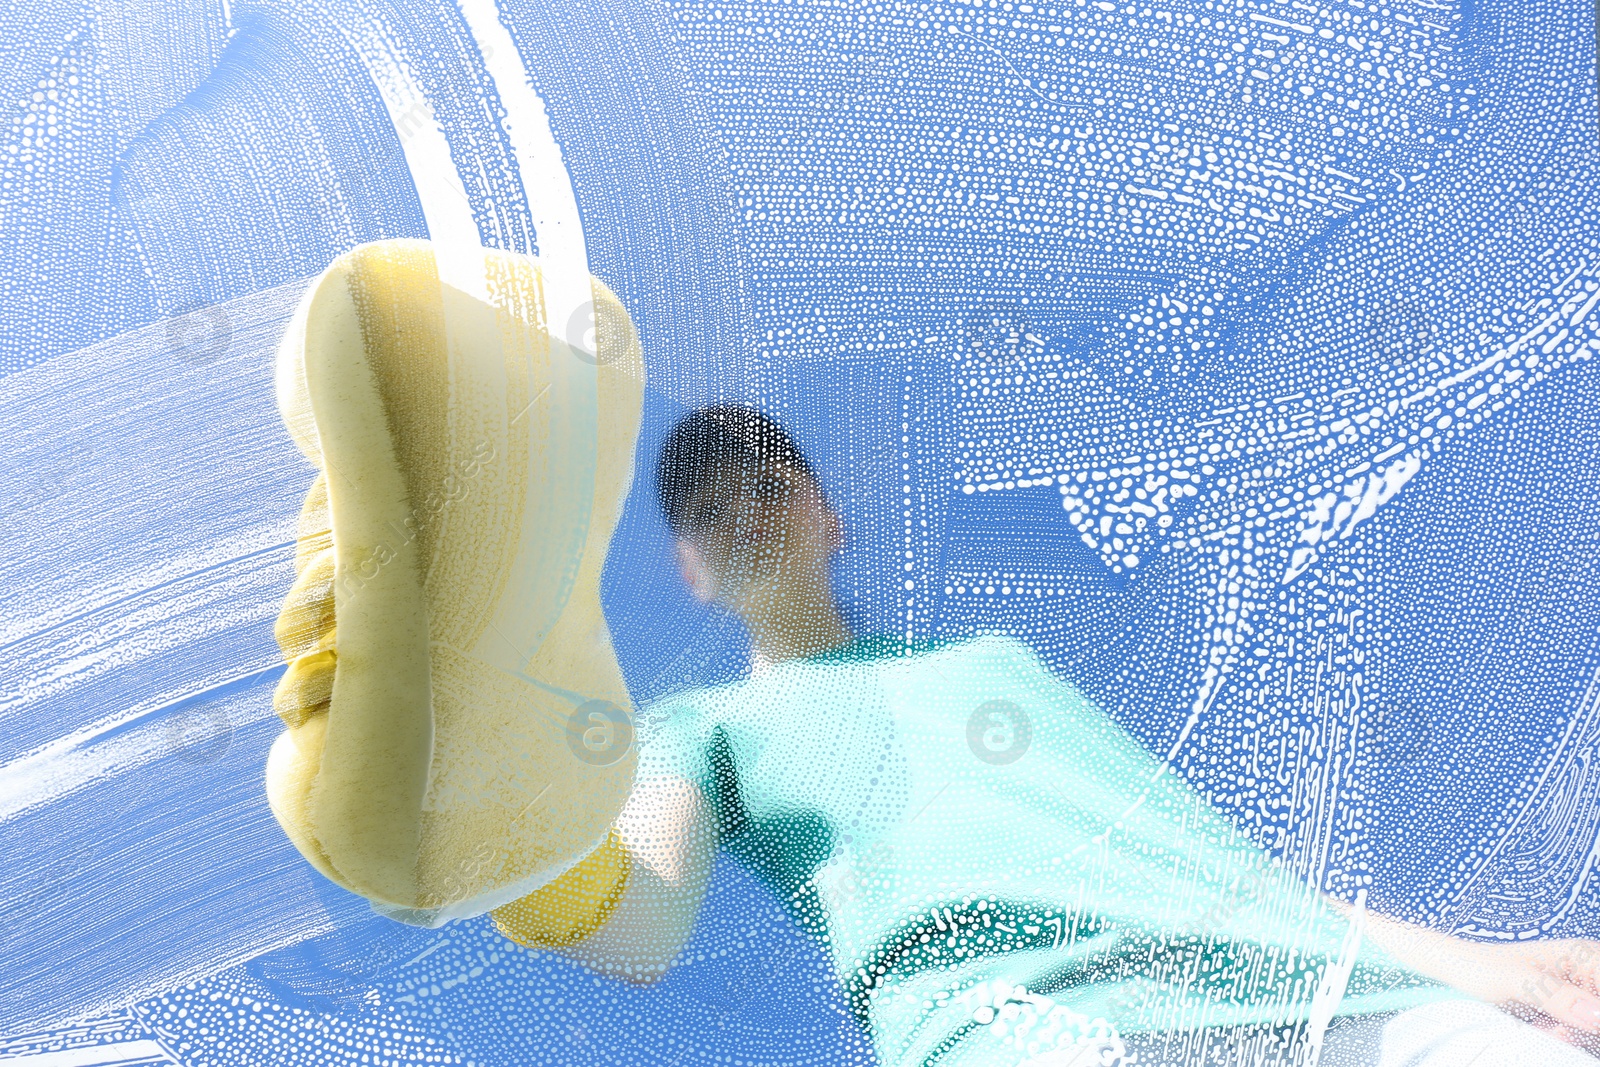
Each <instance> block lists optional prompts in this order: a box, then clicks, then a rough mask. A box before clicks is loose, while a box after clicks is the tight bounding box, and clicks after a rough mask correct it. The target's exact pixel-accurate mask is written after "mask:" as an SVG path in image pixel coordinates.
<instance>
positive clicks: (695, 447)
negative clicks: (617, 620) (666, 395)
mask: <svg viewBox="0 0 1600 1067" xmlns="http://www.w3.org/2000/svg"><path fill="white" fill-rule="evenodd" d="M779 467H791V468H794V469H796V470H799V471H801V472H802V473H804V474H805V475H806V477H808V478H810V479H811V481H812V482H813V483H814V484H819V483H817V476H816V474H815V472H813V471H812V469H811V464H809V463H807V462H806V457H805V454H804V453H803V452H801V451H800V446H798V445H796V444H795V443H794V438H792V437H790V436H789V434H788V433H787V432H786V431H785V430H784V428H783V427H782V426H779V425H778V424H777V422H775V421H774V420H773V419H771V418H770V417H768V416H767V415H764V414H762V413H761V412H760V411H757V410H756V409H755V408H753V407H747V406H744V405H740V404H720V405H716V406H713V407H704V408H700V409H698V410H696V411H691V412H690V413H689V414H687V415H685V416H684V417H683V418H681V419H679V420H678V423H677V425H676V426H674V427H673V428H672V432H671V433H669V434H668V435H667V440H666V443H665V444H663V445H662V446H661V455H660V456H659V457H657V459H656V499H657V500H658V502H659V503H660V505H661V514H662V516H663V517H664V518H665V519H666V520H667V526H668V527H669V528H670V529H671V530H672V532H673V533H674V534H676V535H677V536H679V537H683V536H685V535H686V534H687V532H688V530H689V526H690V511H691V509H692V508H693V507H694V505H695V503H696V502H697V501H698V500H699V499H701V497H702V496H703V494H704V493H705V492H707V491H708V490H711V491H714V490H716V489H719V488H721V486H719V485H718V482H719V480H720V478H721V476H722V475H723V474H725V473H728V472H732V471H737V472H743V473H749V474H755V473H760V472H763V471H770V470H773V469H775V468H779ZM819 487H820V484H819Z"/></svg>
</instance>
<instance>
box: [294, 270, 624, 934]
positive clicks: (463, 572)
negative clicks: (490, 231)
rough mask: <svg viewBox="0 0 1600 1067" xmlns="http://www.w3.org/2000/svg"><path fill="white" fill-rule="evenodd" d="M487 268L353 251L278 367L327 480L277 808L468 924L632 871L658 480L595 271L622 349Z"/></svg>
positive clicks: (388, 894)
mask: <svg viewBox="0 0 1600 1067" xmlns="http://www.w3.org/2000/svg"><path fill="white" fill-rule="evenodd" d="M482 256H483V276H484V279H485V283H486V284H485V285H484V287H483V289H482V290H480V291H479V292H477V293H472V292H467V291H465V290H463V289H460V288H456V287H455V286H453V285H451V284H449V283H448V282H447V281H443V280H441V278H440V274H439V271H438V268H437V266H436V262H435V258H434V252H433V248H432V246H431V245H430V244H429V242H426V241H416V240H394V241H381V242H376V243H373V244H368V245H362V246H360V247H358V248H355V249H352V250H351V251H349V252H347V253H345V254H344V255H342V256H340V257H339V258H338V259H337V260H335V261H334V263H333V264H332V265H330V266H329V267H328V269H327V270H326V271H324V272H323V273H322V274H321V275H320V276H319V277H318V278H317V279H316V280H315V281H314V282H313V283H312V285H311V287H310V288H309V289H308V290H307V292H306V294H305V296H304V298H303V299H302V300H301V303H300V305H299V307H298V309H297V310H296V312H295V315H294V318H293V319H292V320H291V323H290V326H289V329H288V331H287V333H286V335H285V337H284V339H283V342H282V344H281V345H280V347H279V350H278V358H277V388H278V403H279V410H280V413H281V414H282V416H283V419H284V422H285V424H286V425H287V426H288V429H289V432H290V434H291V435H292V436H293V437H294V439H295V441H296V443H297V444H298V445H299V446H300V448H301V450H302V451H303V452H304V453H305V455H306V456H307V457H308V458H309V459H310V460H311V461H312V462H313V463H314V464H315V465H316V467H317V468H318V470H319V472H320V473H319V474H318V475H317V476H316V478H315V480H314V481H313V483H312V485H311V488H310V491H309V492H308V494H307V496H306V501H305V506H304V508H303V509H302V512H301V516H300V522H299V528H298V546H297V550H296V553H295V569H296V574H297V578H296V580H295V582H294V585H293V587H292V588H291V589H290V591H289V594H288V596H287V597H286V599H285V602H284V607H283V611H282V613H281V614H280V616H279V619H278V625H277V626H276V627H275V635H276V637H277V639H278V642H279V644H280V646H281V647H282V649H283V652H284V655H285V657H286V658H287V659H288V660H289V663H290V668H289V671H288V672H287V673H286V674H285V676H284V678H283V681H282V683H281V684H280V685H279V687H278V690H277V693H276V694H275V695H274V701H273V703H274V709H275V710H276V711H277V712H278V713H279V714H280V715H281V716H282V718H283V719H284V721H285V723H286V724H287V726H288V729H286V730H285V732H284V733H283V735H282V736H281V737H279V738H278V740H277V742H276V743H275V744H274V745H273V749H272V753H271V755H270V757H269V759H268V763H267V783H266V784H267V795H268V799H269V802H270V803H271V806H272V810H273V813H274V814H275V815H276V816H277V818H278V821H279V822H280V823H281V824H282V825H283V827H284V829H285V831H286V832H287V833H288V835H289V838H290V839H291V840H292V841H293V842H294V843H295V845H296V847H298V848H299V850H300V851H301V852H302V853H303V854H304V855H305V856H306V858H307V859H308V860H309V861H310V862H311V863H313V864H314V865H316V866H317V867H318V869H320V870H322V871H323V873H325V874H327V875H328V876H329V877H330V878H333V879H334V880H335V881H337V882H339V883H340V884H342V885H344V886H346V887H347V888H349V889H351V890H353V891H354V892H357V893H360V894H362V895H364V896H366V897H368V898H370V899H371V900H373V901H374V902H376V903H378V904H380V905H383V906H387V907H388V908H392V909H398V910H414V911H419V912H423V913H428V914H431V915H434V916H442V917H449V916H452V915H471V914H480V913H482V912H484V911H487V910H490V909H492V908H495V907H498V906H500V905H502V904H506V903H509V902H510V901H512V900H516V899H518V898H520V897H524V896H526V895H527V894H528V893H530V892H532V891H535V890H539V889H540V888H541V887H543V886H545V885H546V884H547V883H551V882H552V881H553V880H555V879H557V878H558V876H559V877H565V878H567V879H568V883H567V884H569V885H570V884H571V879H572V878H573V877H579V878H586V877H588V874H587V873H585V874H574V873H573V872H593V871H611V872H612V873H615V867H616V865H617V863H618V862H619V861H618V859H617V856H618V854H619V852H620V848H621V846H620V844H619V843H617V841H616V839H615V836H614V834H612V833H611V832H610V827H611V825H612V823H613V822H614V821H615V819H616V817H617V815H618V813H619V812H620V811H621V808H622V805H623V803H624V802H625V801H626V799H627V796H628V791H629V789H630V788H631V785H632V780H633V771H634V758H633V753H632V751H631V750H630V749H629V748H628V742H629V737H630V735H631V731H630V729H629V718H628V716H629V711H628V709H629V703H628V696H627V690H626V688H625V687H624V685H623V682H622V677H621V673H620V671H619V669H618V667H617V662H616V656H615V653H614V652H613V650H612V647H611V639H610V634H609V631H608V629H607V627H606V623H605V618H604V616H603V614H602V613H601V609H600V573H601V568H602V566H603V564H604V562H605V553H606V548H607V545H608V543H609V541H610V538H611V534H612V531H613V530H614V528H615V526H616V522H617V518H618V516H619V514H620V511H621V508H622V503H623V500H624V498H625V496H626V494H627V492H628V487H629V485H630V483H631V481H632V474H633V460H634V448H635V444H636V440H637V436H638V429H639V417H640V408H641V404H642V400H643V389H644V370H643V363H642V360H641V358H640V352H639V342H638V338H637V334H636V333H635V331H634V328H633V325H632V322H631V321H630V320H629V318H628V314H627V312H626V311H625V310H624V309H623V307H622V305H621V303H620V302H619V301H618V300H617V298H616V296H615V295H614V294H613V293H612V292H611V290H610V289H608V288H607V287H606V286H605V285H604V284H602V283H601V282H600V281H598V280H596V279H592V278H591V279H590V290H591V292H592V295H593V300H594V314H595V325H596V342H597V344H596V346H595V347H596V349H597V353H596V355H589V354H588V353H586V352H584V351H582V350H580V349H576V348H573V347H569V346H568V344H567V343H566V342H565V341H564V340H563V339H562V338H561V337H560V336H559V334H560V333H561V331H559V330H558V331H556V333H557V335H558V336H552V334H551V331H549V330H548V329H547V328H546V325H545V323H546V315H545V298H544V284H543V283H544V275H543V273H542V269H543V268H542V265H541V263H540V262H539V261H538V260H536V259H533V258H531V257H528V256H521V255H516V254H512V253H507V252H498V251H491V250H483V251H482ZM596 709H600V710H601V711H602V712H603V714H601V715H599V717H598V719H597V717H596ZM596 721H599V722H601V723H602V724H603V725H604V724H613V725H614V727H615V728H614V730H612V732H611V734H608V735H607V737H610V738H611V741H610V742H608V741H607V737H601V738H600V749H599V755H598V756H597V755H596V752H595V751H594V749H593V745H592V743H591V745H590V746H589V747H584V746H582V745H578V746H575V745H573V744H572V737H573V736H577V735H578V733H581V731H582V730H584V729H588V730H589V734H588V735H585V736H588V737H589V740H590V741H591V742H592V741H593V736H592V735H593V734H594V730H593V729H592V727H591V724H592V723H594V722H596ZM574 724H577V726H576V729H577V731H578V733H575V726H574ZM601 733H602V734H604V733H606V731H605V730H601ZM608 743H611V744H612V749H611V750H610V751H608V750H607V748H606V745H607V744H608ZM586 856H587V857H590V860H585V861H584V862H582V863H579V862H578V861H579V860H581V859H582V858H583V857H586ZM597 856H598V857H600V858H598V859H596V858H595V857H597ZM620 862H621V863H622V864H623V868H622V869H623V874H622V876H621V878H620V879H616V880H614V881H613V882H611V883H607V888H606V889H605V890H604V892H602V893H601V894H600V896H599V897H598V898H597V900H598V901H599V902H600V903H601V904H603V903H604V901H605V900H606V899H609V895H610V894H612V892H613V890H614V891H615V893H617V894H620V892H621V888H620V887H621V886H622V885H624V884H625V882H626V855H625V854H622V858H621V860H620ZM575 864H576V866H575ZM594 864H598V865H599V866H594ZM596 877H598V875H596ZM606 908H609V905H605V906H604V907H603V908H601V910H602V911H604V910H605V909H606ZM523 911H524V912H526V911H527V906H523ZM522 913H523V912H519V913H518V914H522ZM581 927H582V923H577V925H571V924H569V926H568V927H567V928H566V929H568V932H569V934H570V933H571V932H572V931H573V930H577V929H579V928H581ZM533 928H534V927H529V929H533ZM539 929H543V928H542V927H541V928H539ZM552 929H553V928H552ZM539 936H543V935H539Z"/></svg>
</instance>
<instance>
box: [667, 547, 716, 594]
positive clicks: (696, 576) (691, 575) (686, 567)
mask: <svg viewBox="0 0 1600 1067" xmlns="http://www.w3.org/2000/svg"><path fill="white" fill-rule="evenodd" d="M674 544H675V549H676V554H677V557H678V573H679V574H681V575H683V584H684V585H687V586H688V587H689V592H690V593H692V594H693V595H694V598H695V599H696V600H698V601H700V602H701V603H702V604H709V603H711V602H712V601H713V600H715V599H716V598H717V588H716V582H715V581H713V580H712V577H711V568H709V567H707V566H706V558H705V556H703V555H702V554H701V553H700V550H699V549H698V548H696V547H695V546H694V544H693V543H692V542H689V541H686V540H684V539H683V538H681V537H680V538H678V539H677V541H676V542H675V543H674Z"/></svg>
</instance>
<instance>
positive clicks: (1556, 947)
mask: <svg viewBox="0 0 1600 1067" xmlns="http://www.w3.org/2000/svg"><path fill="white" fill-rule="evenodd" d="M1327 899H1328V902H1329V903H1330V904H1332V905H1333V907H1334V909H1335V910H1337V911H1338V912H1339V913H1340V914H1342V915H1344V916H1346V917H1347V918H1350V917H1353V915H1354V909H1352V908H1351V907H1350V905H1349V904H1347V903H1346V902H1344V901H1342V900H1339V899H1337V898H1334V897H1328V898H1327ZM1366 937H1367V939H1368V940H1370V941H1371V942H1372V943H1373V944H1375V945H1377V946H1378V947H1379V948H1381V949H1383V950H1384V951H1386V952H1388V953H1389V955H1391V956H1393V957H1394V958H1395V959H1397V960H1399V961H1400V962H1401V963H1403V964H1405V965H1406V966H1407V967H1409V968H1410V969H1411V970H1413V971H1415V972H1417V973H1418V974H1423V975H1427V976H1428V977H1429V978H1433V979H1435V980H1436V981H1439V982H1443V983H1445V984H1446V985H1449V986H1452V987H1454V988H1456V989H1459V990H1460V991H1461V992H1463V993H1466V994H1468V995H1470V996H1473V997H1476V998H1477V999H1479V1000H1482V1001H1486V1002H1488V1003H1490V1004H1495V1005H1498V1006H1499V1007H1501V1008H1502V1009H1504V1010H1505V1011H1507V1012H1508V1013H1510V1014H1512V1015H1515V1016H1517V1017H1519V1018H1523V1019H1527V1020H1529V1021H1531V1022H1534V1023H1535V1024H1539V1025H1541V1026H1542V1028H1548V1029H1549V1030H1550V1031H1551V1032H1552V1033H1553V1034H1554V1036H1556V1037H1559V1038H1561V1039H1562V1040H1563V1041H1567V1042H1569V1043H1570V1044H1574V1045H1577V1046H1579V1047H1581V1048H1584V1049H1586V1050H1589V1051H1595V1050H1596V1049H1597V1048H1600V941H1585V940H1577V939H1563V940H1545V941H1522V942H1515V943H1509V944H1508V943H1498V942H1489V941H1468V940H1465V939H1463V938H1459V937H1454V936H1452V935H1450V934H1446V933H1443V932H1442V931H1439V930H1434V929H1431V928H1429V927H1426V926H1418V925H1416V924H1414V923H1408V922H1402V921H1400V920H1398V919H1391V918H1389V917H1388V916H1386V915H1379V914H1377V913H1375V912H1370V911H1369V912H1367V914H1366Z"/></svg>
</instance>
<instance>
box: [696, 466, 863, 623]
mask: <svg viewBox="0 0 1600 1067" xmlns="http://www.w3.org/2000/svg"><path fill="white" fill-rule="evenodd" d="M686 519H687V524H686V528H685V529H686V533H685V535H684V536H683V537H682V538H681V539H680V540H679V541H678V563H679V566H680V569H681V570H682V571H683V576H684V580H685V581H686V582H688V584H689V587H690V589H691V590H692V591H693V592H694V594H695V595H696V596H697V597H699V598H700V599H701V600H704V601H716V602H718V603H721V604H722V605H724V606H725V607H727V608H729V609H731V610H732V611H734V612H736V613H738V614H741V615H743V614H746V613H747V612H749V611H759V610H761V608H762V606H763V605H762V601H763V600H770V601H771V602H774V603H776V602H780V601H785V600H789V599H792V598H793V597H794V596H795V595H796V594H797V593H800V592H803V591H805V590H806V589H807V588H808V587H812V586H815V585H816V584H817V583H822V585H823V587H824V588H825V587H826V582H827V568H828V557H829V555H831V554H832V552H833V550H834V549H836V548H838V547H839V544H840V540H841V537H840V525H839V520H838V517H837V516H836V515H835V514H834V512H833V509H832V508H831V507H829V506H828V503H827V501H826V500H825V499H824V498H823V496H822V492H821V490H820V489H819V487H818V486H817V483H816V481H815V480H814V479H813V478H812V477H811V476H810V475H809V474H807V473H806V472H805V471H803V470H799V469H797V468H794V467H790V466H788V465H780V464H771V465H768V466H767V467H765V468H764V469H760V470H737V469H735V470H727V471H724V472H723V473H722V474H721V475H720V476H719V477H718V479H717V481H716V482H715V483H713V484H712V485H711V486H708V487H707V490H706V491H704V492H702V493H701V494H699V495H698V496H697V498H696V499H695V501H694V503H693V504H692V505H691V507H690V509H689V514H688V515H687V516H686Z"/></svg>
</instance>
